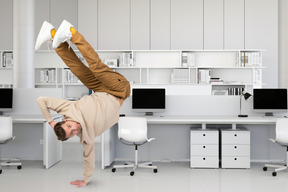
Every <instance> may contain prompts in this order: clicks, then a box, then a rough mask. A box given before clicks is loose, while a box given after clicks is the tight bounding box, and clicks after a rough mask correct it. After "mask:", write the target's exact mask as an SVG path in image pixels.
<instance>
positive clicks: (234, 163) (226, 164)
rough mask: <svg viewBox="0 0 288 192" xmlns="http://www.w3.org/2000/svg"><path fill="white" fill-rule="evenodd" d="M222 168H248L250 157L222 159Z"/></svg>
mask: <svg viewBox="0 0 288 192" xmlns="http://www.w3.org/2000/svg"><path fill="white" fill-rule="evenodd" d="M221 163H222V168H250V157H223V158H222V161H221Z"/></svg>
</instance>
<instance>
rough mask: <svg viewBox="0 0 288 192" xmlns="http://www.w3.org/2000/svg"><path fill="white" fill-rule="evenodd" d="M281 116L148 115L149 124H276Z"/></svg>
mask: <svg viewBox="0 0 288 192" xmlns="http://www.w3.org/2000/svg"><path fill="white" fill-rule="evenodd" d="M277 118H280V117H276V116H273V117H264V116H249V117H238V116H228V115H227V116H224V115H221V116H220V115H219V116H217V115H216V116H215V115H213V116H195V115H193V116H180V115H179V116H146V119H147V122H148V123H149V124H275V123H276V120H277Z"/></svg>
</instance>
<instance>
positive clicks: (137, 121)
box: [112, 117, 158, 176]
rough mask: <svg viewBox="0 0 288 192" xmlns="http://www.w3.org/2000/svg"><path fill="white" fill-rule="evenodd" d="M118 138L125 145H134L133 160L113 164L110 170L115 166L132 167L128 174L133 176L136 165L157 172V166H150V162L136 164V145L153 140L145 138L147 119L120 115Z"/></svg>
mask: <svg viewBox="0 0 288 192" xmlns="http://www.w3.org/2000/svg"><path fill="white" fill-rule="evenodd" d="M118 138H119V139H120V141H121V142H122V143H124V144H126V145H134V146H135V162H134V163H126V164H124V165H114V166H113V168H112V172H115V171H116V169H117V168H126V167H133V170H132V171H131V172H130V175H131V176H133V175H134V173H135V170H136V168H137V167H141V168H149V169H153V172H154V173H157V171H158V170H157V166H152V162H146V163H141V164H138V146H140V145H143V144H144V143H147V142H150V141H152V140H154V138H151V139H148V138H147V121H146V118H142V117H120V118H119V121H118Z"/></svg>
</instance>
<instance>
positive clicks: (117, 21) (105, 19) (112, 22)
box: [98, 0, 130, 50]
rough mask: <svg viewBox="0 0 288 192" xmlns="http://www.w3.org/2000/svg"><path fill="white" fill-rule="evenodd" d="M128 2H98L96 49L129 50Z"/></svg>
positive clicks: (123, 0)
mask: <svg viewBox="0 0 288 192" xmlns="http://www.w3.org/2000/svg"><path fill="white" fill-rule="evenodd" d="M129 2H130V0H121V1H119V0H98V10H99V12H98V49H100V50H126V49H130V35H129V34H130V33H129V30H130V24H129V23H130V6H129ZM111 5H113V6H111Z"/></svg>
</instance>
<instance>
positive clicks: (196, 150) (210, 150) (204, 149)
mask: <svg viewBox="0 0 288 192" xmlns="http://www.w3.org/2000/svg"><path fill="white" fill-rule="evenodd" d="M190 149H191V150H190V152H191V156H195V155H202V156H203V155H205V156H218V155H219V146H218V145H191V147H190Z"/></svg>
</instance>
